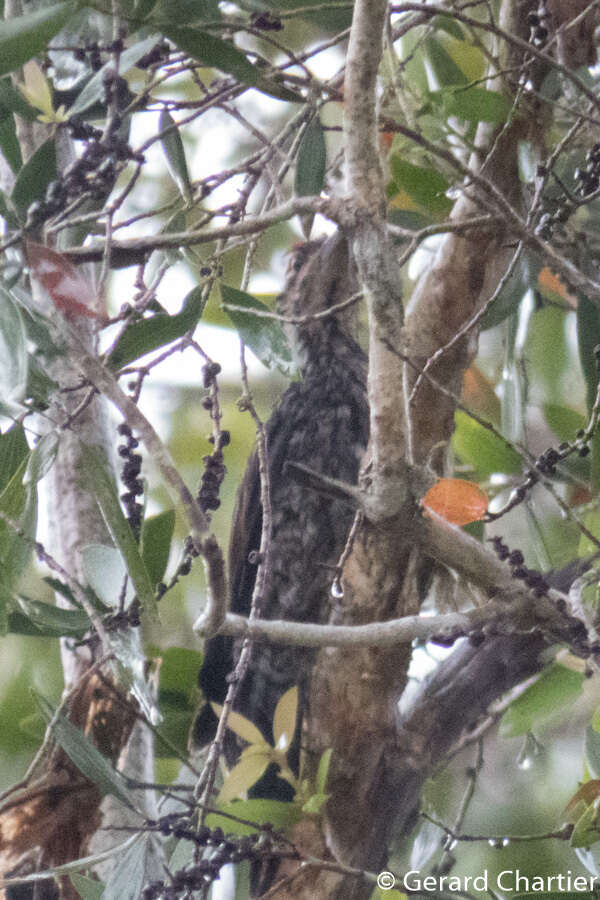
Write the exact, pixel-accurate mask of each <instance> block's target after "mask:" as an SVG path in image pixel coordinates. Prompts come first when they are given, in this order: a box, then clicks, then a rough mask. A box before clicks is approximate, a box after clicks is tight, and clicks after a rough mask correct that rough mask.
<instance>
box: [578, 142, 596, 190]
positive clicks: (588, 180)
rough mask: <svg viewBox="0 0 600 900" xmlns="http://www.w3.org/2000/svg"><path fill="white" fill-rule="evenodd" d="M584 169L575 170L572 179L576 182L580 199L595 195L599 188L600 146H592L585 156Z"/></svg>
mask: <svg viewBox="0 0 600 900" xmlns="http://www.w3.org/2000/svg"><path fill="white" fill-rule="evenodd" d="M585 163H586V165H585V168H584V169H581V168H579V169H575V173H574V177H575V181H576V182H577V192H578V193H579V194H580V195H581V196H582V197H585V198H587V197H589V195H590V194H595V193H596V191H597V190H598V188H600V144H594V146H593V147H592V148H591V150H588V152H587V153H586V155H585Z"/></svg>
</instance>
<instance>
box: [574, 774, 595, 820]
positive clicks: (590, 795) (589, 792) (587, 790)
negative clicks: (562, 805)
mask: <svg viewBox="0 0 600 900" xmlns="http://www.w3.org/2000/svg"><path fill="white" fill-rule="evenodd" d="M598 796H600V781H599V780H598V779H597V778H590V780H589V781H586V782H585V784H582V785H581V786H580V787H579V789H578V790H577V791H575V793H574V794H573V796H572V797H571V799H570V800H569V802H568V804H567V807H566V812H567V813H569V814H570V813H573V812H574V811H575V810H576V808H577V804H578V803H582V802H583V803H585V805H586V806H590V805H591V804H592V803H593V802H594V800H595V799H596V798H597V797H598Z"/></svg>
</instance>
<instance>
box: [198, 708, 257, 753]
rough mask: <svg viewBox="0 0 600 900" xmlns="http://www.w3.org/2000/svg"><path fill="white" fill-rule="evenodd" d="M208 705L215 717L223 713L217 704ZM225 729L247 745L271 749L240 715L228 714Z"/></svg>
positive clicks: (248, 720) (254, 728) (248, 721)
mask: <svg viewBox="0 0 600 900" xmlns="http://www.w3.org/2000/svg"><path fill="white" fill-rule="evenodd" d="M210 705H211V706H212V708H213V711H214V713H215V715H216V716H220V715H221V713H222V712H223V707H222V706H220V705H219V704H218V703H211V704H210ZM227 727H228V728H231V730H232V731H234V732H235V733H236V734H237V736H238V737H241V738H242V739H243V740H244V741H248V743H249V744H260V745H265V746H266V747H269V749H272V748H271V747H270V745H269V744H267V742H266V741H265V739H264V737H263V736H262V733H261V732H260V731H259V730H258V728H257V727H256V725H254V724H253V723H252V722H251V721H250V719H247V718H246V717H245V716H242V715H241V714H240V713H237V712H230V713H229V715H228V716H227Z"/></svg>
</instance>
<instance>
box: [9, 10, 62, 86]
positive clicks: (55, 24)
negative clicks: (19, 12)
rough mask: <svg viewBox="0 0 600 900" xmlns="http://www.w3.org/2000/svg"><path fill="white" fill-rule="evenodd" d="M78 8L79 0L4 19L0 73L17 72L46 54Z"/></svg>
mask: <svg viewBox="0 0 600 900" xmlns="http://www.w3.org/2000/svg"><path fill="white" fill-rule="evenodd" d="M75 8H76V4H75V3H56V4H55V5H54V6H46V7H44V8H43V9H38V10H37V11H36V12H32V13H28V14H27V15H24V16H19V17H18V18H14V19H9V20H7V21H4V22H0V75H6V73H7V72H13V71H14V70H15V69H18V68H19V66H22V65H23V63H26V62H27V60H28V59H33V57H34V56H38V55H39V54H40V53H42V52H43V51H44V50H45V49H46V48H47V46H48V43H49V42H50V41H51V40H52V38H53V37H54V36H55V35H56V34H58V32H59V31H60V30H61V29H62V28H63V27H64V26H65V25H66V24H67V22H68V21H69V19H70V18H71V16H72V15H73V13H74V11H75Z"/></svg>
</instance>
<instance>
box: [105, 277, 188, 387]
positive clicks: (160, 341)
mask: <svg viewBox="0 0 600 900" xmlns="http://www.w3.org/2000/svg"><path fill="white" fill-rule="evenodd" d="M203 309H204V291H203V289H202V288H201V287H200V286H198V287H195V288H192V290H191V291H190V292H189V293H188V294H187V296H186V298H185V300H184V301H183V306H182V308H181V312H179V313H176V314H175V315H173V316H170V315H168V314H167V313H166V312H165V313H155V314H154V315H152V316H150V317H149V318H147V319H142V320H141V321H139V322H134V323H132V324H131V325H128V326H127V328H126V329H125V330H124V331H123V333H122V334H121V335H120V337H119V338H118V339H117V342H116V344H115V346H114V347H113V348H112V350H111V351H110V352H109V355H108V360H107V363H108V367H109V368H110V369H112V371H113V372H114V371H116V370H117V369H121V368H122V367H123V366H127V365H129V363H131V362H133V361H134V360H135V359H139V358H140V356H145V354H146V353H151V352H152V351H153V350H158V349H159V347H164V346H166V344H170V343H171V342H172V341H175V340H177V338H180V337H183V335H184V334H186V333H187V332H188V331H191V330H192V328H194V327H195V326H196V324H197V323H198V321H199V319H200V316H201V315H202V312H203Z"/></svg>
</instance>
